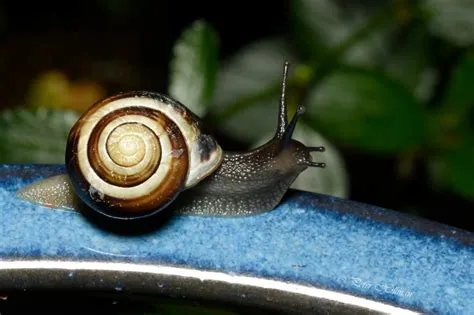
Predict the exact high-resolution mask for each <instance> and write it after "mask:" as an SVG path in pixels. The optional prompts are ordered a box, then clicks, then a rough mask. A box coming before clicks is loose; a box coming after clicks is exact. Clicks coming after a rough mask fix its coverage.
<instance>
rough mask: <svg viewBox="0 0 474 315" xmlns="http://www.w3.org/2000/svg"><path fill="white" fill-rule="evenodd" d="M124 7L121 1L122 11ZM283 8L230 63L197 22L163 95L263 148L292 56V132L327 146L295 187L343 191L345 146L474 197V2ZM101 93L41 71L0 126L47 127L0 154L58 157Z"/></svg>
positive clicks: (400, 0) (298, 0) (178, 49)
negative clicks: (284, 20)
mask: <svg viewBox="0 0 474 315" xmlns="http://www.w3.org/2000/svg"><path fill="white" fill-rule="evenodd" d="M120 3H122V2H120ZM124 3H126V1H125V2H124ZM124 8H125V9H124ZM124 10H126V5H125V4H123V5H122V4H120V5H117V8H116V13H117V15H120V14H121V12H123V11H124ZM288 14H289V16H288V17H289V21H290V24H291V27H292V28H291V30H290V32H289V34H281V36H276V37H272V38H264V39H260V40H258V41H256V42H254V43H250V44H248V45H247V46H245V47H242V48H241V49H240V51H238V52H237V53H236V54H235V55H233V56H230V57H229V58H227V59H225V60H223V62H221V60H220V58H219V43H220V42H221V41H226V40H230V39H227V38H219V37H218V33H217V32H216V30H214V29H213V27H212V26H211V25H209V24H207V23H206V22H205V21H203V20H198V21H196V22H195V23H193V24H192V25H190V26H189V27H188V28H187V29H185V30H184V31H183V33H182V36H181V37H180V38H179V39H178V40H177V41H176V43H175V46H174V49H173V51H172V59H171V61H170V63H169V85H168V91H167V92H168V93H169V94H170V95H172V96H174V97H176V98H177V99H178V100H180V101H181V102H183V103H184V104H186V105H187V106H189V107H190V108H191V109H192V110H193V111H195V112H196V113H197V114H198V115H200V116H201V117H203V119H204V121H205V122H206V123H207V124H208V125H209V126H211V127H212V128H213V129H214V130H219V131H220V132H223V133H225V134H231V135H232V137H233V138H234V139H237V140H238V141H242V142H244V143H247V144H249V146H256V145H258V144H260V143H262V142H263V141H265V140H266V139H268V138H269V137H270V135H271V131H272V130H273V129H274V128H275V125H276V113H277V105H278V98H279V89H280V84H281V82H280V81H281V74H282V68H283V62H284V61H285V60H289V61H290V63H291V68H290V77H289V92H288V93H287V94H288V102H289V108H290V114H293V113H294V111H295V110H296V107H297V105H298V104H304V105H305V106H306V108H307V112H306V114H305V115H304V116H303V117H302V121H301V124H300V125H299V126H298V130H299V131H298V133H297V137H296V138H297V139H299V140H301V141H303V142H304V143H306V144H308V145H321V144H323V145H326V146H327V147H328V151H327V152H326V153H324V154H321V155H318V156H317V157H316V159H317V160H321V161H324V162H326V164H327V165H328V166H327V169H325V170H319V169H314V170H313V169H311V170H308V171H306V172H305V176H304V180H303V179H301V180H300V179H299V180H298V181H297V183H295V186H294V187H297V188H300V189H305V190H309V191H316V192H322V193H327V194H332V195H336V196H342V197H347V196H348V194H349V187H348V177H349V175H350V174H347V171H346V168H345V165H344V164H345V163H344V159H343V157H342V154H341V153H340V152H339V151H338V150H339V149H345V148H350V149H353V150H358V151H360V152H364V153H366V154H370V155H373V156H382V157H383V156H397V157H398V159H399V160H400V163H399V165H400V170H399V172H400V173H401V174H403V176H405V177H407V176H408V177H409V176H411V175H412V174H411V173H410V172H411V170H412V168H411V167H410V165H411V164H413V161H414V159H419V158H420V157H421V160H422V161H423V163H425V164H426V166H427V169H428V170H429V172H430V173H429V178H430V182H433V183H435V184H436V187H437V189H441V190H444V191H451V192H454V193H456V194H458V195H459V196H462V197H463V198H467V199H471V200H474V166H473V165H474V164H473V161H474V54H473V53H472V47H473V44H474V19H472V16H474V2H473V1H471V0H459V1H445V0H418V1H410V0H382V1H378V2H377V1H359V2H354V1H334V0H318V1H314V0H292V1H290V10H289V11H288ZM454 58H457V59H454ZM446 64H448V66H447V65H446ZM450 64H455V66H454V67H450V66H449V65H450ZM104 94H105V91H104V90H103V89H102V88H101V87H100V85H98V84H97V83H94V82H70V81H69V80H68V79H67V78H65V76H64V75H63V74H61V72H58V71H55V70H51V72H49V73H44V74H42V75H40V76H39V77H38V79H37V80H36V81H35V82H34V83H33V84H32V86H31V89H30V91H29V93H28V97H27V100H26V104H27V105H26V106H25V108H20V109H15V110H8V111H5V112H4V113H3V114H2V117H1V118H0V120H1V125H0V134H1V135H2V136H3V138H5V135H8V134H13V133H15V134H16V133H21V132H25V133H26V132H28V130H31V129H32V128H33V124H34V123H33V122H32V121H33V120H34V119H36V118H35V117H36V116H38V119H42V120H43V121H44V122H45V124H46V125H43V124H41V127H39V128H38V130H39V129H41V132H38V134H37V135H36V136H35V137H34V138H31V139H33V140H31V139H30V138H29V137H26V136H25V137H16V138H13V139H14V142H13V141H7V140H2V141H4V143H5V145H3V146H2V147H1V148H0V162H1V163H12V162H18V161H21V162H39V161H41V162H49V163H58V162H60V163H62V162H63V158H64V156H63V152H62V151H61V149H60V148H61V146H62V145H63V142H61V141H64V137H65V136H66V134H67V131H68V129H69V128H70V125H71V124H72V123H73V119H72V118H71V117H73V116H71V115H72V114H70V110H71V109H73V110H75V111H76V112H78V113H80V112H81V111H83V110H85V109H86V108H87V107H88V106H90V104H92V103H93V101H94V100H96V99H98V98H100V97H102V96H103V95H104ZM41 108H56V109H55V111H54V112H52V109H51V110H48V111H44V112H43V111H41V110H40V109H41ZM37 124H38V123H37ZM45 126H46V127H45ZM22 128H25V129H24V131H21V132H20V130H23V129H22ZM303 131H304V132H303ZM43 134H44V135H47V136H45V137H43V136H42V135H43ZM262 135H266V136H265V137H262ZM52 139H59V140H60V141H57V145H58V147H54V148H53V146H50V142H54V141H52ZM45 148H47V150H48V152H49V153H48V154H43V153H42V154H40V153H35V152H34V151H35V150H43V151H44V150H45Z"/></svg>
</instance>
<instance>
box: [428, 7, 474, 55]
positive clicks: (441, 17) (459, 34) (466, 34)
mask: <svg viewBox="0 0 474 315" xmlns="http://www.w3.org/2000/svg"><path fill="white" fill-rule="evenodd" d="M420 6H421V8H422V10H423V11H424V12H426V15H427V22H428V28H429V30H430V32H431V33H432V34H434V35H437V36H439V37H441V38H443V39H444V40H447V41H449V42H451V43H453V44H455V45H458V46H469V45H472V44H473V43H474V19H473V18H472V17H473V16H474V1H472V0H456V1H453V0H422V2H421V4H420Z"/></svg>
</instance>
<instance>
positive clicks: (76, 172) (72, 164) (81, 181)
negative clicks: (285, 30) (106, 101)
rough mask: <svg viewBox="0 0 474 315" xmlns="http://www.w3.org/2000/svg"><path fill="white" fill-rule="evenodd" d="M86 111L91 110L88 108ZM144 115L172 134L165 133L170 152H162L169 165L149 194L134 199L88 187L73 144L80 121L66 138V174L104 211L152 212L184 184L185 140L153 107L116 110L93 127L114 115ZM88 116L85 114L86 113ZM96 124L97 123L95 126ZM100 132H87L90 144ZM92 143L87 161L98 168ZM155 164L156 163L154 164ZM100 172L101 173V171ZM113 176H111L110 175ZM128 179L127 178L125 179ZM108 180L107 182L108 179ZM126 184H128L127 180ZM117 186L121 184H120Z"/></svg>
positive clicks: (186, 162)
mask: <svg viewBox="0 0 474 315" xmlns="http://www.w3.org/2000/svg"><path fill="white" fill-rule="evenodd" d="M89 113H91V114H92V113H93V111H90V112H89ZM134 114H138V115H144V116H147V117H148V118H151V119H154V120H157V121H159V123H163V127H164V129H165V130H166V131H167V132H171V133H172V136H169V141H170V144H171V148H172V151H171V152H170V153H164V152H162V154H170V155H171V156H172V158H171V162H170V165H169V166H168V173H167V174H166V176H165V178H164V180H163V181H162V183H161V184H160V185H159V186H157V188H156V189H155V190H153V191H152V192H150V193H149V194H146V195H143V196H141V197H138V198H133V199H120V198H115V197H111V196H108V195H106V194H103V193H102V192H100V191H99V190H97V189H96V188H95V187H92V186H91V185H90V184H89V183H88V182H87V181H86V179H85V178H84V175H83V174H82V172H81V169H80V166H79V164H78V162H77V149H78V148H77V144H78V141H79V136H80V125H81V123H80V121H78V123H77V124H76V126H74V128H72V129H71V132H70V136H69V141H68V149H67V152H68V153H67V157H66V164H67V166H68V170H69V173H70V174H71V176H72V177H74V180H73V182H75V185H76V188H78V189H79V191H81V193H82V194H83V195H85V196H86V197H87V195H88V197H87V198H86V199H90V200H91V201H92V202H94V203H96V204H97V205H98V206H99V207H100V208H102V209H103V210H104V212H111V213H113V212H121V213H124V214H125V213H136V214H143V213H148V212H154V211H155V210H158V209H160V208H162V207H163V206H165V205H166V204H168V203H169V202H171V201H172V200H173V199H174V198H175V197H176V196H177V194H178V193H179V192H180V191H181V190H182V187H183V186H184V184H185V181H186V177H187V173H188V168H189V156H188V149H187V147H186V142H185V139H184V138H183V136H182V134H181V132H180V130H179V128H178V126H177V125H176V124H175V123H174V122H173V121H171V120H170V119H168V118H167V117H166V116H165V115H163V114H162V113H161V112H159V111H157V110H153V109H150V108H146V107H129V108H123V109H120V110H117V111H114V112H113V113H111V114H108V115H106V116H105V117H104V118H103V119H102V120H103V121H101V122H100V124H98V126H96V128H99V129H101V128H103V126H102V124H103V123H105V121H110V119H114V117H115V118H116V117H117V115H134ZM86 116H88V115H86ZM86 116H84V117H82V119H81V120H82V121H86V120H87V119H88V118H90V116H89V117H86ZM99 125H100V126H99ZM98 135H100V131H99V132H97V133H96V131H95V130H94V132H93V133H92V135H91V139H90V141H91V143H97V141H98V140H97V139H96V137H97V136H98ZM93 147H94V145H92V146H89V150H88V155H89V161H90V163H91V165H92V167H93V168H94V169H95V170H98V169H100V168H101V166H100V163H99V164H96V163H95V162H93V161H96V156H95V155H96V153H97V152H96V149H93ZM157 164H159V163H157ZM101 172H104V171H103V170H101ZM102 178H104V180H105V178H107V179H110V177H107V176H103V177H102ZM112 178H113V177H112ZM127 181H129V178H127ZM109 182H110V181H109ZM127 185H129V183H127ZM121 187H125V186H124V185H123V184H122V185H121Z"/></svg>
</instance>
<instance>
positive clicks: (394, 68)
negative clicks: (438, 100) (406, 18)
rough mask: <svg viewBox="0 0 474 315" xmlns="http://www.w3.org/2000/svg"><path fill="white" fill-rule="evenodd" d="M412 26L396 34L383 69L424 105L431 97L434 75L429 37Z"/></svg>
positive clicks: (422, 28) (416, 25)
mask: <svg viewBox="0 0 474 315" xmlns="http://www.w3.org/2000/svg"><path fill="white" fill-rule="evenodd" d="M414 24H415V25H412V26H411V27H410V28H408V29H407V30H405V31H404V32H401V33H400V34H399V36H398V38H397V39H396V41H395V43H396V44H395V45H394V49H392V51H391V52H390V54H389V56H388V57H387V59H386V62H385V65H384V67H383V68H384V69H385V71H386V73H387V74H388V75H389V76H390V77H391V78H394V79H397V80H399V81H400V82H401V83H402V84H403V85H404V86H406V87H407V88H409V89H410V90H411V91H412V92H413V93H414V94H415V95H416V97H417V98H418V99H419V100H420V101H423V102H425V101H427V100H428V99H429V98H430V97H431V96H432V94H433V91H434V84H435V82H436V79H437V72H436V70H435V69H434V68H432V67H431V66H430V59H429V56H430V46H429V40H430V37H429V34H428V32H427V31H426V29H425V28H424V26H423V25H419V24H418V23H414Z"/></svg>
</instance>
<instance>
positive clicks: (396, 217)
mask: <svg viewBox="0 0 474 315" xmlns="http://www.w3.org/2000/svg"><path fill="white" fill-rule="evenodd" d="M286 198H287V199H286V200H290V199H291V201H292V202H294V203H295V204H297V205H298V206H300V207H306V208H318V209H319V210H323V211H330V212H332V213H335V212H337V213H338V214H340V215H350V216H353V217H358V218H360V219H367V220H371V221H373V222H378V223H382V224H386V225H391V226H393V227H397V228H403V229H410V230H413V231H416V232H418V233H420V234H424V235H427V236H433V237H441V238H446V239H452V240H455V241H457V242H458V243H459V244H461V245H462V246H469V247H472V246H474V233H472V232H469V231H466V230H463V229H459V228H456V227H453V226H449V225H446V224H443V223H439V222H436V221H432V220H429V219H425V218H422V217H416V216H413V215H410V214H405V213H401V212H397V211H394V210H390V209H386V208H382V207H378V206H374V205H369V204H366V203H362V202H357V201H352V200H347V199H343V198H339V197H334V196H328V195H321V194H317V193H310V192H304V191H295V190H290V191H289V192H288V194H287V196H286Z"/></svg>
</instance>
